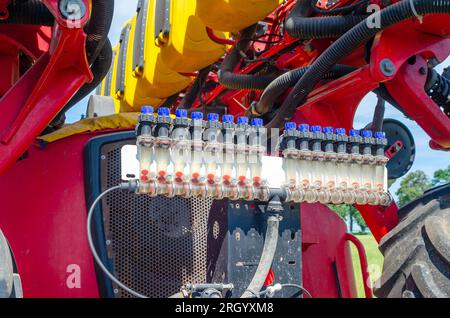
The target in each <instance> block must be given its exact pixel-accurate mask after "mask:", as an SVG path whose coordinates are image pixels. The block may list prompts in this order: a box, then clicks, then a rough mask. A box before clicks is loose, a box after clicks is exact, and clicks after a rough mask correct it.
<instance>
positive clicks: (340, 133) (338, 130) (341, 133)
mask: <svg viewBox="0 0 450 318" xmlns="http://www.w3.org/2000/svg"><path fill="white" fill-rule="evenodd" d="M335 133H336V135H338V136H344V135H345V128H336V130H335Z"/></svg>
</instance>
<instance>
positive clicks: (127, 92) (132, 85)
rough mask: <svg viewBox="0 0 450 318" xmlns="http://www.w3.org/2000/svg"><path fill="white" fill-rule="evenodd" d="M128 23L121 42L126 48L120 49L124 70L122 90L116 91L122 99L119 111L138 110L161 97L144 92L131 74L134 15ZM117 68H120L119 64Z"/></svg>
mask: <svg viewBox="0 0 450 318" xmlns="http://www.w3.org/2000/svg"><path fill="white" fill-rule="evenodd" d="M128 24H129V26H130V27H129V31H128V32H127V33H126V35H125V37H126V39H125V41H123V42H122V44H123V45H126V48H125V49H124V50H123V51H122V54H123V62H122V63H123V65H122V71H123V72H124V74H123V75H122V76H123V78H122V79H123V87H122V89H123V92H116V96H117V97H118V98H119V99H120V100H121V101H122V102H121V104H120V111H121V112H131V111H137V110H140V109H141V107H142V106H143V105H158V104H159V103H160V102H161V99H160V98H157V97H155V96H152V95H151V92H145V90H144V89H145V87H142V85H138V80H137V78H136V77H135V76H134V75H133V69H134V67H133V46H134V34H135V30H136V16H134V17H133V18H132V19H131V20H130V21H129V22H128ZM126 27H127V26H126ZM118 68H119V69H120V68H121V67H120V65H119V67H118ZM119 86H120V85H119Z"/></svg>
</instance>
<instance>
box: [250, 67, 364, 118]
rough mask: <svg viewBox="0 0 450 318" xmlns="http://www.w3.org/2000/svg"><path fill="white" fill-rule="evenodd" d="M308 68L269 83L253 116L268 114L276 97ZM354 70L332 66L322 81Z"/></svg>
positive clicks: (254, 108) (255, 105)
mask: <svg viewBox="0 0 450 318" xmlns="http://www.w3.org/2000/svg"><path fill="white" fill-rule="evenodd" d="M308 69H309V66H305V67H300V68H297V69H295V70H292V71H289V72H287V73H284V74H283V75H281V76H279V77H278V78H276V79H275V80H274V81H273V82H272V83H270V84H269V85H268V86H267V87H266V89H265V90H264V92H263V93H262V95H261V98H260V99H259V102H257V103H255V104H254V105H253V106H252V108H253V109H252V113H253V115H257V116H261V115H264V114H265V113H267V112H269V111H270V110H271V109H272V107H273V105H274V104H275V102H276V100H277V98H278V97H280V96H281V94H283V93H284V92H285V91H286V90H287V89H288V88H290V87H292V86H294V85H295V84H296V83H297V82H298V80H299V79H300V78H301V77H302V76H303V75H304V74H305V73H306V71H307V70H308ZM355 69H356V68H355V67H353V66H347V65H334V66H333V67H332V68H331V70H330V71H329V72H328V73H326V74H325V75H324V76H323V78H322V79H325V80H331V79H336V78H339V77H342V76H344V75H347V74H349V73H351V72H353V71H354V70H355Z"/></svg>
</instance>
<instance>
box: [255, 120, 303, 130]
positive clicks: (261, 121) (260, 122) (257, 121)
mask: <svg viewBox="0 0 450 318" xmlns="http://www.w3.org/2000/svg"><path fill="white" fill-rule="evenodd" d="M252 126H253V127H262V126H264V123H263V120H262V119H261V118H253V119H252ZM294 129H295V127H294Z"/></svg>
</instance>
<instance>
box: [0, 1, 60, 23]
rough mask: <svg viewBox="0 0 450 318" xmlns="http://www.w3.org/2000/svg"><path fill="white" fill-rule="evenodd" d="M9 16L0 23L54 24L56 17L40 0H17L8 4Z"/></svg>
mask: <svg viewBox="0 0 450 318" xmlns="http://www.w3.org/2000/svg"><path fill="white" fill-rule="evenodd" d="M8 11H9V17H8V19H6V20H0V24H33V25H45V26H52V25H53V24H54V23H55V18H54V17H53V15H52V14H51V12H50V11H49V10H48V9H47V7H46V6H45V5H44V4H43V3H42V2H41V1H40V0H25V1H15V2H12V3H11V4H10V5H9V6H8Z"/></svg>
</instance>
